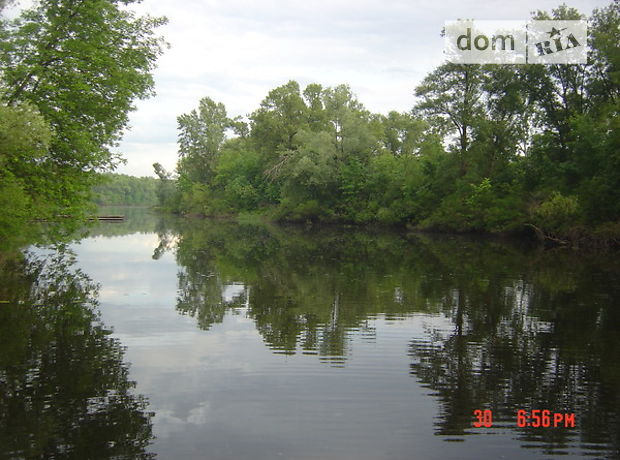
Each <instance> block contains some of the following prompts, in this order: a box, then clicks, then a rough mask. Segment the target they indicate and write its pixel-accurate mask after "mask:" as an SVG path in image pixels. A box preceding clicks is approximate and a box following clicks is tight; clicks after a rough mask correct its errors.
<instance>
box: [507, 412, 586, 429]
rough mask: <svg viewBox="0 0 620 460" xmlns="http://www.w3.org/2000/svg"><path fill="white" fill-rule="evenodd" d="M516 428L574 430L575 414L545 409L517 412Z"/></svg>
mask: <svg viewBox="0 0 620 460" xmlns="http://www.w3.org/2000/svg"><path fill="white" fill-rule="evenodd" d="M517 426H518V427H520V428H524V427H528V426H531V427H534V428H539V427H542V428H560V427H562V428H575V426H576V422H575V414H574V413H572V412H551V411H550V410H547V409H543V410H540V409H534V410H533V411H531V412H528V411H526V410H518V411H517Z"/></svg>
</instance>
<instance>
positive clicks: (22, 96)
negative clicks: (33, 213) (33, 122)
mask: <svg viewBox="0 0 620 460" xmlns="http://www.w3.org/2000/svg"><path fill="white" fill-rule="evenodd" d="M135 2H136V0H40V1H39V2H38V3H36V4H35V6H34V7H32V8H31V9H27V10H25V11H24V12H23V13H22V14H21V16H20V17H19V18H17V19H16V20H13V21H8V22H6V24H5V25H4V28H3V30H2V35H3V37H2V38H3V40H2V42H1V44H0V69H1V71H0V72H1V74H0V80H1V91H0V98H1V99H2V100H4V101H5V102H6V103H8V104H9V105H16V104H19V103H20V102H29V103H30V104H32V105H33V106H34V107H36V108H37V109H38V111H39V112H40V114H41V115H42V116H43V118H44V119H45V120H46V121H47V122H48V123H49V124H50V126H51V128H52V131H53V133H54V135H53V137H52V139H51V142H50V146H49V154H48V155H45V156H44V157H42V158H41V159H40V161H38V162H37V164H36V168H35V170H32V169H30V170H23V169H22V170H20V171H19V175H21V176H22V177H24V178H26V177H30V176H31V175H33V176H36V177H37V180H39V181H46V184H45V187H44V188H45V189H47V190H48V196H47V197H46V199H47V201H48V203H49V204H50V206H51V205H52V204H55V205H56V207H58V208H62V209H68V208H71V207H73V208H74V209H75V208H76V206H78V205H80V204H82V203H84V202H85V201H86V200H87V199H88V195H89V190H90V186H91V185H92V183H93V181H94V180H95V177H96V175H95V172H96V171H97V170H106V169H113V168H114V166H115V165H116V164H118V162H119V161H120V160H121V159H120V156H119V154H115V153H112V151H111V150H110V148H111V147H113V146H115V145H116V144H117V143H118V141H119V139H120V137H121V135H122V132H123V130H124V129H125V128H126V126H127V122H128V112H129V111H130V110H132V109H133V108H134V106H133V101H134V100H135V99H136V98H146V97H148V96H151V95H152V94H153V78H152V76H151V71H152V70H153V68H154V65H155V61H156V59H157V57H158V56H159V55H160V54H161V53H162V49H163V46H164V42H163V41H162V39H161V38H160V37H157V36H156V35H155V32H154V30H155V28H156V27H158V26H160V25H162V24H164V23H165V22H166V21H165V19H164V18H154V17H149V16H143V17H138V16H136V14H135V13H134V12H132V11H131V10H130V9H129V8H126V6H127V5H130V4H132V3H135Z"/></svg>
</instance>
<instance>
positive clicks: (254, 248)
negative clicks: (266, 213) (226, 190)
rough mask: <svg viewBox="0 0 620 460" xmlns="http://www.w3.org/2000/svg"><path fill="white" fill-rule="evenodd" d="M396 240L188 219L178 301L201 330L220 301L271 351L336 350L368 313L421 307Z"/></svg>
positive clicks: (328, 353) (220, 313) (337, 354)
mask: <svg viewBox="0 0 620 460" xmlns="http://www.w3.org/2000/svg"><path fill="white" fill-rule="evenodd" d="M402 249H403V242H402V241H400V240H398V239H394V238H393V236H392V235H391V234H382V233H377V234H368V233H364V232H359V231H358V232H353V233H352V232H349V231H346V230H333V229H332V230H329V231H327V230H326V231H318V232H315V233H314V234H313V235H312V236H309V235H308V234H307V233H306V232H304V231H302V230H300V229H295V228H285V229H282V228H266V227H256V226H236V225H233V224H223V223H219V224H217V225H211V224H209V223H208V222H204V223H203V225H200V226H196V225H192V226H188V227H187V228H185V229H184V230H183V231H182V233H181V236H180V241H179V244H178V247H177V258H178V261H179V265H180V266H181V267H182V268H181V272H180V274H179V298H178V303H177V308H178V310H179V311H180V312H182V313H185V314H189V315H192V316H194V317H196V318H197V320H198V323H199V325H200V327H202V328H203V329H209V328H210V327H211V325H213V324H214V323H218V322H221V321H222V319H223V318H224V315H225V313H226V311H227V310H234V309H237V310H241V309H244V308H245V309H246V310H247V311H246V314H247V315H248V316H249V317H251V318H252V319H253V320H254V321H255V323H256V327H257V329H258V331H259V332H260V333H261V334H262V335H263V337H264V339H265V342H266V343H267V344H268V345H269V346H270V347H271V348H273V349H274V350H277V351H278V352H280V353H296V352H304V353H316V354H318V355H320V356H321V357H324V358H328V357H331V358H340V359H342V358H343V357H345V356H346V354H347V352H346V350H347V346H348V345H347V343H348V338H349V336H350V334H351V332H352V331H358V330H360V329H368V328H367V324H366V323H367V319H368V318H369V317H372V316H373V315H376V314H378V313H382V314H386V315H389V316H396V317H402V316H403V315H404V314H406V313H408V312H412V311H414V310H419V309H420V308H421V309H424V308H425V307H424V306H422V307H417V308H416V307H415V306H414V305H415V303H416V299H419V298H420V295H419V293H417V291H418V289H419V280H417V279H415V278H414V277H411V276H410V275H411V274H410V272H409V271H408V269H407V268H406V266H405V265H406V264H405V260H404V259H403V258H402V257H401V258H395V255H397V254H399V253H401V252H402ZM236 282H240V283H243V285H244V286H246V288H245V289H244V290H243V293H241V294H240V295H238V296H237V297H235V298H233V299H229V300H226V299H224V298H223V296H222V292H223V291H224V290H225V289H226V286H229V285H231V284H233V283H236ZM367 333H368V334H372V330H371V329H369V330H368V331H367Z"/></svg>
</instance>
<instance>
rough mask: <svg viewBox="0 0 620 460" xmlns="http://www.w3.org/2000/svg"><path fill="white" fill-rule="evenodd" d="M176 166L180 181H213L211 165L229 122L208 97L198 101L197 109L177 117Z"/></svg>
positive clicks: (212, 165)
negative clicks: (177, 144)
mask: <svg viewBox="0 0 620 460" xmlns="http://www.w3.org/2000/svg"><path fill="white" fill-rule="evenodd" d="M177 122H178V127H179V140H178V143H179V164H178V166H177V169H178V172H179V175H180V176H181V178H182V180H187V181H189V182H198V183H202V184H207V183H209V182H210V181H211V180H212V179H213V174H214V170H215V164H216V161H217V156H218V154H219V151H220V148H221V147H222V144H223V142H224V139H225V137H226V128H227V127H229V126H231V121H230V120H229V119H228V117H227V116H226V108H225V107H224V104H222V103H217V102H215V101H214V100H213V99H211V98H209V97H204V98H202V99H201V100H200V103H199V106H198V110H192V111H191V112H190V113H187V114H183V115H181V116H179V117H178V118H177Z"/></svg>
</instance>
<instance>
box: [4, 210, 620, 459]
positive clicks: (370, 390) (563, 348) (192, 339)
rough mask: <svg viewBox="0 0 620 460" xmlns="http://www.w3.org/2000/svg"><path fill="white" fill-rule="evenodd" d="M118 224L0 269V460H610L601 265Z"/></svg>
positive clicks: (295, 230)
mask: <svg viewBox="0 0 620 460" xmlns="http://www.w3.org/2000/svg"><path fill="white" fill-rule="evenodd" d="M125 213H126V214H127V215H128V219H127V221H126V222H124V223H99V224H97V225H95V226H94V227H93V228H91V229H90V230H89V231H88V234H87V235H86V236H84V237H83V238H80V239H76V240H74V241H71V242H70V243H69V244H58V245H48V246H44V247H41V246H39V247H34V246H33V247H30V248H28V249H27V250H25V251H24V254H25V256H24V257H12V258H8V257H5V258H0V262H1V263H0V301H1V302H2V303H0V389H1V390H2V391H1V395H0V458H80V459H86V458H153V457H156V458H161V459H168V458H177V459H217V460H227V459H231V460H233V459H234V460H244V459H253V460H260V459H270V460H272V459H277V458H283V459H299V460H302V459H303V460H319V459H325V460H340V459H343V460H344V459H356V460H364V459H368V460H371V459H372V460H378V459H389V460H398V459H414V458H415V459H480V458H505V459H523V458H532V459H538V458H560V457H561V458H581V457H590V458H618V456H619V453H620V450H619V449H620V420H619V414H620V259H619V258H618V257H617V254H596V253H584V252H575V251H572V250H565V249H553V250H542V249H540V248H536V247H534V246H530V245H528V244H526V243H525V242H518V241H510V240H500V239H492V238H473V237H465V236H448V235H440V236H431V235H426V234H416V233H407V232H404V231H393V230H369V229H360V228H355V227H327V228H324V227H316V226H314V227H303V226H301V227H300V226H277V225H272V224H258V223H251V222H247V223H236V222H230V221H223V220H216V221H214V220H205V219H172V218H161V217H158V216H155V215H153V214H150V213H149V212H146V211H144V210H129V211H126V212H125ZM476 411H480V412H476ZM477 415H479V417H478V416H477ZM537 425H541V426H537Z"/></svg>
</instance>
